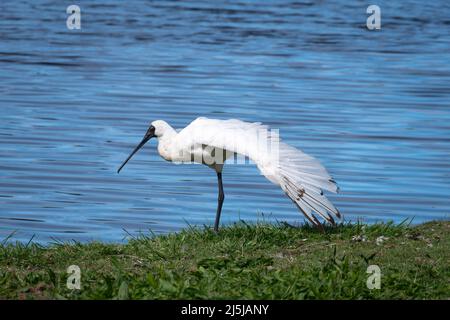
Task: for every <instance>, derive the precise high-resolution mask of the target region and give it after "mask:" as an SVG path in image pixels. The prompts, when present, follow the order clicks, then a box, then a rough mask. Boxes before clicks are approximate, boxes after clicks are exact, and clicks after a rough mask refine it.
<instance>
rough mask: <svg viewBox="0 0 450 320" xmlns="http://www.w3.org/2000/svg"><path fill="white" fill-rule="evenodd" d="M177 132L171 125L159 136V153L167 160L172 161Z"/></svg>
mask: <svg viewBox="0 0 450 320" xmlns="http://www.w3.org/2000/svg"><path fill="white" fill-rule="evenodd" d="M177 134H178V133H177V132H176V131H175V129H173V128H172V127H170V128H167V129H166V130H165V131H164V134H163V135H162V136H160V137H158V152H159V155H160V156H161V157H162V158H163V159H165V160H167V161H172V156H171V155H172V146H173V143H174V141H175V138H176V136H177Z"/></svg>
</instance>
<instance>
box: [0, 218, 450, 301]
mask: <svg viewBox="0 0 450 320" xmlns="http://www.w3.org/2000/svg"><path fill="white" fill-rule="evenodd" d="M70 265H78V266H79V267H80V269H81V290H69V289H67V287H66V282H67V277H68V274H67V273H66V269H67V267H68V266H70ZM369 265H378V266H379V267H380V269H381V273H382V275H381V288H380V289H372V290H369V289H368V288H367V285H366V281H367V278H368V277H369V276H370V274H367V273H366V271H367V267H368V266H369ZM0 298H3V299H5V298H6V299H10V298H16V299H17V298H19V299H30V298H31V299H41V298H56V299H64V298H68V299H80V298H81V299H127V298H131V299H172V298H175V299H204V298H212V299H228V298H230V299H235V298H236V299H242V298H246V299H254V298H255V299H374V298H375V299H380V298H394V299H403V298H407V299H408V298H415V299H429V298H437V299H449V298H450V222H430V223H426V224H423V225H419V226H416V227H408V226H406V225H399V226H398V225H397V226H395V225H393V224H377V225H370V226H365V225H341V226H339V227H337V228H334V229H327V232H326V233H325V234H322V233H320V232H318V231H317V230H315V229H312V228H310V227H307V226H305V227H302V228H292V227H289V226H286V225H276V226H274V225H266V224H261V225H252V226H249V225H246V224H244V223H239V224H236V225H234V226H230V227H226V228H223V229H222V230H221V232H220V233H219V234H215V233H213V232H212V231H211V230H210V229H201V230H200V229H189V230H185V231H182V232H180V233H177V234H173V235H169V236H157V237H141V238H139V239H133V240H131V241H130V242H129V243H128V244H125V245H123V244H122V245H114V244H101V243H90V244H79V243H72V244H55V245H51V246H49V247H42V246H39V245H37V244H28V245H25V244H3V245H1V246H0Z"/></svg>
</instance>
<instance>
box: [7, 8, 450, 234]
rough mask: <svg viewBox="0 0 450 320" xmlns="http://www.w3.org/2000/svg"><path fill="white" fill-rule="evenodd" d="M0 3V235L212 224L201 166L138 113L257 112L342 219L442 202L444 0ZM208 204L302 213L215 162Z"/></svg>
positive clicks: (397, 215)
mask: <svg viewBox="0 0 450 320" xmlns="http://www.w3.org/2000/svg"><path fill="white" fill-rule="evenodd" d="M379 2H380V3H379V5H380V7H381V8H382V30H381V31H378V32H370V31H367V30H366V29H365V27H364V25H365V19H366V14H365V9H366V3H364V2H356V3H353V4H349V3H347V2H345V1H341V4H340V5H338V4H337V2H333V3H329V2H319V3H314V2H303V1H301V2H299V1H265V2H264V4H257V3H256V2H254V1H239V2H227V3H226V4H223V3H222V4H219V3H218V2H217V3H216V2H212V1H195V2H194V1H191V2H189V3H187V2H176V1H152V2H150V1H149V2H144V1H129V2H125V1H105V2H104V4H94V3H93V2H92V1H83V0H80V1H77V4H78V5H79V6H80V7H81V10H82V29H81V30H79V31H77V30H68V29H67V28H66V25H65V19H66V16H67V15H66V14H65V7H64V6H62V5H61V4H60V3H59V2H58V1H44V0H40V1H2V3H1V4H0V9H1V10H0V39H1V45H0V68H1V76H0V79H1V80H0V93H1V94H0V110H1V121H0V146H1V147H0V177H1V180H0V238H2V237H5V236H6V235H8V234H10V233H11V232H12V231H14V230H17V233H16V235H15V236H14V238H15V239H19V240H25V241H26V240H28V239H29V238H30V237H31V236H32V235H36V238H35V239H36V240H37V241H42V242H46V241H48V240H50V239H51V238H57V239H63V240H67V239H77V240H81V241H85V240H93V239H95V240H103V241H120V240H122V239H123V237H124V236H125V235H126V233H125V232H124V230H123V229H126V230H127V231H128V232H131V233H136V232H138V231H139V230H142V231H146V230H148V229H152V230H153V231H154V232H156V233H161V232H162V233H164V232H171V231H176V230H179V229H180V228H182V227H185V226H186V224H187V223H190V224H199V225H201V224H212V223H213V220H214V213H215V206H216V198H217V194H216V192H217V191H216V177H215V174H214V173H213V172H212V171H210V170H209V169H208V168H205V167H202V166H199V165H189V166H187V165H173V164H170V163H167V162H165V161H163V160H161V159H159V157H157V155H156V150H155V144H154V142H153V143H150V144H149V145H148V146H146V148H144V150H143V151H142V152H141V153H140V154H139V155H138V156H136V158H135V159H134V160H133V162H132V163H130V165H129V166H128V167H127V168H126V170H125V171H124V172H123V173H122V174H121V175H117V174H116V173H115V170H116V169H117V167H118V166H119V165H120V163H121V162H122V161H123V160H124V158H125V157H126V156H127V155H128V153H129V152H130V151H131V149H132V148H133V147H134V146H135V144H136V143H137V142H138V141H139V139H140V138H141V137H142V135H143V133H144V132H145V130H146V129H147V126H148V123H149V122H150V121H152V120H155V119H164V120H166V121H168V122H169V123H171V124H172V125H173V126H175V127H184V126H185V125H187V124H188V123H189V122H190V121H192V120H193V119H195V118H196V117H198V116H207V117H212V118H221V119H227V118H239V119H242V120H247V121H261V122H264V123H266V124H269V125H271V126H272V127H274V128H279V129H280V133H281V136H282V137H283V139H284V140H285V141H287V142H289V143H290V144H292V145H294V146H296V147H300V148H302V149H303V150H304V151H306V152H308V153H310V154H311V155H314V156H316V157H317V158H319V159H320V160H321V162H322V163H323V164H324V165H325V166H326V167H327V168H328V169H329V171H330V173H331V174H332V175H333V176H334V177H335V179H336V180H337V181H338V183H339V185H340V188H341V194H339V195H331V196H330V199H331V200H332V201H333V202H334V203H335V204H336V206H337V207H338V208H339V209H340V210H341V212H343V213H344V215H345V217H346V219H348V220H354V219H357V218H358V217H362V218H364V219H365V220H366V221H376V220H388V219H394V220H396V221H401V220H403V219H405V218H408V217H409V218H411V217H415V220H414V221H415V222H421V221H425V220H431V219H448V218H449V214H450V201H449V198H450V197H449V196H450V194H449V190H450V188H449V187H450V182H449V181H450V179H449V177H450V164H449V163H450V162H449V157H450V124H449V123H450V110H449V108H450V106H449V97H450V67H449V64H448V61H450V32H449V26H450V20H449V16H450V14H449V13H450V5H449V4H448V2H447V1H434V2H430V3H427V4H426V5H424V4H422V2H421V1H401V2H400V1H398V2H396V3H392V1H390V2H388V1H379ZM224 187H225V192H226V195H227V198H226V201H225V205H224V212H223V222H225V223H226V222H231V221H236V220H238V219H245V220H256V219H261V218H262V214H264V218H265V219H268V220H270V221H275V220H287V221H289V222H291V223H300V222H302V221H303V217H302V215H300V214H299V212H298V211H297V209H296V208H295V207H294V206H293V204H292V203H291V202H290V201H289V200H288V199H287V198H285V197H284V196H283V195H282V192H281V190H279V189H278V188H277V187H276V186H273V185H271V184H270V183H269V182H268V181H266V180H265V178H264V177H262V176H260V175H259V174H258V171H257V169H256V168H255V167H249V166H248V165H230V166H228V167H226V168H225V172H224Z"/></svg>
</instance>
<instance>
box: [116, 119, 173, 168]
mask: <svg viewBox="0 0 450 320" xmlns="http://www.w3.org/2000/svg"><path fill="white" fill-rule="evenodd" d="M170 129H172V127H171V126H170V125H169V124H168V123H167V122H165V121H163V120H156V121H153V122H152V123H151V124H150V127H149V128H148V130H147V132H146V133H145V135H144V138H143V139H142V141H141V142H140V143H139V144H138V145H137V147H136V148H135V149H134V150H133V152H132V153H131V154H130V155H129V157H128V158H127V160H125V161H124V163H123V164H122V165H121V166H120V168H119V170H117V173H120V171H121V170H122V169H123V167H125V165H126V164H127V163H128V161H130V159H131V158H132V157H133V156H134V155H135V154H136V153H137V152H138V151H139V150H140V149H141V148H142V147H143V146H144V145H145V144H146V143H147V142H148V141H150V139H151V138H155V137H156V138H161V137H162V136H163V135H164V134H165V133H167V131H168V130H170ZM172 130H173V129H172Z"/></svg>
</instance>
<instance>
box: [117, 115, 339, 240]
mask: <svg viewBox="0 0 450 320" xmlns="http://www.w3.org/2000/svg"><path fill="white" fill-rule="evenodd" d="M153 137H156V138H157V139H158V152H159V155H160V156H161V157H162V158H163V159H165V160H167V161H172V162H178V163H184V162H190V163H192V162H196V163H201V164H205V165H207V166H208V167H210V168H212V169H214V170H215V171H216V173H217V179H218V185H219V197H218V205H217V212H216V220H215V224H214V230H215V231H218V229H219V221H220V214H221V211H222V205H223V201H224V199H225V195H224V192H223V186H222V169H223V165H224V162H225V160H226V159H228V158H230V157H232V156H233V157H234V154H240V155H243V156H246V157H248V158H249V159H251V160H252V161H253V162H254V163H255V164H256V165H257V166H258V168H259V170H260V171H261V173H262V174H263V175H264V176H265V177H266V178H267V179H269V180H270V181H271V182H273V183H274V184H276V185H278V186H280V187H281V189H282V190H283V191H284V192H285V193H286V195H287V196H288V197H289V198H290V199H291V200H292V201H293V202H294V203H295V204H296V205H297V207H298V209H299V210H300V211H301V212H302V213H303V214H304V215H305V217H306V218H307V219H308V220H309V221H310V222H311V223H312V224H313V225H316V226H317V227H319V228H320V229H323V228H322V224H321V222H320V221H319V220H318V219H317V217H316V216H315V214H317V215H319V216H321V217H322V218H323V219H325V220H326V221H328V222H329V223H331V224H333V225H334V224H335V222H334V219H333V215H335V216H336V217H338V218H341V215H340V213H339V211H338V210H337V209H336V208H335V207H334V206H333V204H332V203H331V202H330V201H329V200H328V199H327V198H326V197H325V196H324V194H323V190H327V191H331V192H335V193H336V192H337V191H338V187H337V185H336V182H335V181H334V180H333V179H332V178H331V177H330V175H329V174H328V172H327V170H326V169H325V168H324V167H323V166H322V165H321V164H320V163H319V161H318V160H316V159H315V158H313V157H311V156H309V155H307V154H305V153H303V152H302V151H300V150H299V149H296V148H294V147H292V146H290V145H288V144H286V143H284V142H281V141H280V140H279V137H278V135H277V134H274V133H273V132H269V131H268V127H267V126H264V125H262V124H261V123H249V122H244V121H240V120H236V119H231V120H217V119H208V118H203V117H202V118H197V119H196V120H194V121H193V122H192V123H190V124H189V125H188V126H187V127H186V128H184V129H182V130H179V131H176V130H175V129H173V128H172V127H171V126H170V125H169V124H168V123H167V122H165V121H162V120H156V121H153V122H152V123H151V125H150V127H149V129H148V130H147V133H146V134H145V136H144V138H143V139H142V141H141V143H139V145H138V146H137V147H136V148H135V149H134V151H133V152H132V153H131V155H130V156H129V157H128V158H127V159H126V160H125V162H124V163H123V164H122V166H121V167H120V168H119V170H118V171H117V172H118V173H119V172H120V171H121V170H122V168H123V167H124V166H125V165H126V164H127V163H128V161H129V160H130V159H131V157H133V155H134V154H135V153H136V152H138V151H139V149H141V148H142V147H143V146H144V145H145V144H146V143H147V142H148V141H149V140H150V139H151V138H153ZM269 145H270V146H269Z"/></svg>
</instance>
